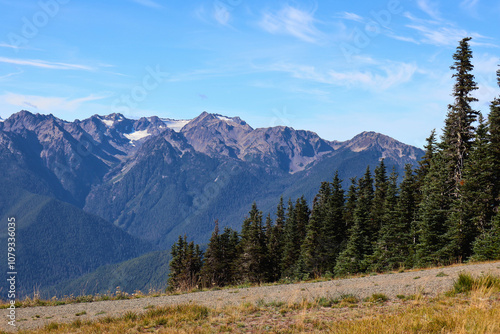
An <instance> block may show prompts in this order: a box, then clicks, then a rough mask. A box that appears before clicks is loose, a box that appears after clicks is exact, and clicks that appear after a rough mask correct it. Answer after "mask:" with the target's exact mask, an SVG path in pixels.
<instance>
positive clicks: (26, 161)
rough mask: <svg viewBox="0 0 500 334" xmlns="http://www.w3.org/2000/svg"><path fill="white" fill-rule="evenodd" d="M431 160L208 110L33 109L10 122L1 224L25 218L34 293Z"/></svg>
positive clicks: (3, 149) (361, 138) (1, 141)
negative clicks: (181, 113) (80, 112)
mask: <svg viewBox="0 0 500 334" xmlns="http://www.w3.org/2000/svg"><path fill="white" fill-rule="evenodd" d="M422 155H423V151H422V150H420V149H418V148H415V147H412V146H409V145H406V144H403V143H401V142H398V141H397V140H395V139H393V138H390V137H388V136H385V135H382V134H378V133H375V132H363V133H361V134H359V135H357V136H355V137H354V138H352V139H351V140H347V141H343V142H341V141H328V140H324V139H322V138H320V137H319V136H318V135H317V134H316V133H314V132H311V131H305V130H295V129H293V128H290V127H285V126H277V127H270V128H257V129H254V128H252V127H251V126H250V125H249V124H247V123H246V122H245V121H243V120H241V119H240V118H239V117H227V116H222V115H218V114H210V113H207V112H203V113H202V114H200V115H199V116H198V117H196V118H194V119H192V120H172V119H162V118H159V117H156V116H153V117H143V118H140V119H128V118H126V117H124V116H123V115H121V114H111V115H107V116H99V115H94V116H92V117H90V118H87V119H84V120H75V121H73V122H68V121H65V120H62V119H59V118H57V117H55V116H53V115H41V114H33V113H30V112H28V111H25V110H23V111H20V112H18V113H16V114H13V115H12V116H10V117H9V118H8V119H5V120H3V121H2V122H0V180H1V181H0V182H1V186H2V188H1V189H2V190H1V194H0V219H2V220H3V221H7V218H8V217H10V216H15V217H16V219H17V220H18V221H19V225H18V229H19V230H18V235H19V237H18V238H19V240H18V244H19V245H18V247H19V249H20V251H19V256H20V257H21V254H22V256H23V260H22V261H24V262H22V264H23V266H24V268H26V275H25V276H23V277H24V278H23V279H21V281H20V282H19V284H20V289H21V291H24V292H26V293H27V292H28V291H31V290H32V289H33V288H34V287H41V288H42V289H46V288H47V289H48V288H50V287H53V286H56V285H57V286H59V287H63V286H64V285H65V284H66V283H65V282H68V280H75V279H78V278H79V277H82V275H85V274H88V273H90V272H93V271H95V270H97V269H98V268H99V267H102V266H106V268H110V267H113V265H114V264H117V263H119V262H121V261H126V260H130V259H134V258H135V257H137V256H139V255H141V254H145V253H147V252H150V251H154V250H168V249H169V247H170V246H171V245H172V243H173V242H174V241H175V240H176V239H177V238H178V236H179V235H184V234H187V235H188V236H189V237H190V238H192V239H193V240H194V241H195V242H198V243H202V244H203V243H206V242H207V241H208V238H209V237H210V234H211V232H212V230H213V227H214V221H215V220H219V223H220V225H221V226H222V227H223V226H229V227H233V228H236V229H239V228H240V227H241V224H242V222H243V219H244V217H245V214H246V213H247V212H248V210H249V209H250V206H251V204H252V202H253V201H256V202H257V204H258V206H259V209H261V210H263V211H264V212H274V210H275V207H276V205H277V199H279V197H280V196H283V197H284V198H285V199H288V198H292V199H295V198H297V197H299V196H301V195H304V196H305V198H306V199H307V200H308V201H309V203H310V204H311V203H312V199H313V198H314V195H315V194H316V192H317V191H318V188H319V186H320V183H321V182H322V181H327V180H330V179H331V178H332V176H333V174H334V172H335V170H338V171H339V174H340V176H341V178H343V180H344V185H345V186H347V185H348V184H349V183H350V181H349V179H350V178H352V177H356V176H360V175H362V174H363V173H364V171H365V169H366V166H367V165H370V166H371V167H375V166H376V165H377V164H378V163H379V161H380V160H381V159H382V158H383V159H385V163H386V165H387V166H388V167H389V168H392V167H394V168H395V169H396V171H398V172H399V173H400V175H402V171H403V168H404V166H405V164H408V163H409V164H413V165H415V164H416V163H417V161H418V160H419V159H420V157H421V156H422ZM2 226H3V225H2ZM5 232H6V231H5V228H3V230H1V229H0V247H3V246H2V245H3V244H4V243H5V240H6V239H5V236H6V234H5ZM49 250H50V251H49ZM154 254H158V253H154ZM155 256H156V257H157V255H155ZM155 256H153V257H151V256H150V257H149V258H150V259H152V258H155ZM62 268H63V269H62ZM99 272H100V273H101V275H102V273H103V272H105V270H103V269H102V268H101V269H100V271H99ZM162 272H163V270H162ZM28 273H29V275H28ZM165 279H166V278H165ZM141 282H142V283H141V284H142V286H146V283H145V279H144V278H142V279H141ZM67 286H71V285H67ZM130 286H131V288H130V289H133V288H134V286H133V284H132V285H130ZM65 291H68V290H65ZM78 292H79V291H77V292H76V293H78Z"/></svg>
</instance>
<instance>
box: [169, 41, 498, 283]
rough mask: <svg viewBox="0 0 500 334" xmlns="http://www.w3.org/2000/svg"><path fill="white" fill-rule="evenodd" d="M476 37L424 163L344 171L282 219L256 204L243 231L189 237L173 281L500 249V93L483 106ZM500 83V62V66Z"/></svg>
mask: <svg viewBox="0 0 500 334" xmlns="http://www.w3.org/2000/svg"><path fill="white" fill-rule="evenodd" d="M469 41H470V38H464V39H463V40H462V41H460V44H459V46H458V48H457V50H456V53H455V54H454V55H453V60H454V62H453V65H452V66H451V69H452V70H453V71H454V74H453V78H454V80H455V85H454V88H453V97H454V102H453V103H452V104H450V105H449V106H448V112H447V116H446V121H445V125H444V128H443V131H442V135H441V137H440V138H439V140H438V139H437V138H436V133H435V131H433V132H432V133H431V135H430V136H429V138H428V139H427V145H426V146H425V150H426V151H425V155H424V156H423V158H422V159H421V160H420V163H419V166H418V167H417V168H413V167H412V166H411V165H407V166H406V170H405V173H404V176H403V180H402V182H401V183H399V184H398V182H397V180H398V174H397V173H396V171H395V170H392V171H388V170H387V168H386V165H385V163H384V160H381V161H380V163H379V164H378V165H377V166H372V167H375V168H374V169H373V170H372V169H371V168H370V166H368V167H367V168H366V172H365V174H364V176H363V177H361V178H352V179H351V180H350V181H351V184H350V186H349V188H348V189H343V187H342V182H343V180H341V179H340V178H339V175H338V173H337V174H336V175H335V177H334V178H333V180H330V181H325V182H323V183H322V184H321V186H320V189H319V192H318V194H317V195H316V197H315V199H314V201H313V203H312V210H310V208H309V206H308V203H307V202H306V200H305V199H304V197H301V198H298V199H296V200H294V201H292V200H291V199H290V200H289V201H288V204H286V203H285V201H284V199H283V198H281V199H276V202H279V204H278V206H277V209H276V215H275V219H274V221H272V219H271V215H269V214H267V216H266V218H264V214H263V212H261V211H259V209H258V207H257V204H255V203H254V204H253V206H252V208H251V210H250V212H249V213H248V216H247V218H246V219H245V221H244V222H243V226H242V230H241V232H236V231H234V230H231V229H229V228H226V229H225V230H224V231H223V232H222V233H221V232H220V231H219V228H218V224H216V228H215V231H214V232H213V235H212V238H211V239H210V243H209V245H208V248H207V250H206V251H205V252H204V253H203V252H201V251H200V249H199V247H198V245H195V244H194V243H193V242H188V241H187V240H188V236H184V237H179V239H178V241H177V242H176V243H175V244H174V245H173V247H172V261H171V263H170V278H169V286H170V288H171V289H186V288H189V287H193V286H196V285H200V284H201V285H203V286H214V285H218V286H220V285H226V284H231V283H236V282H270V281H277V280H280V279H289V278H307V277H317V276H333V275H335V276H343V275H347V274H354V273H362V272H370V271H385V270H391V269H397V268H400V267H404V268H411V267H422V266H431V265H438V264H441V265H442V264H450V263H455V262H463V261H468V260H488V259H499V258H500V213H499V212H498V205H499V195H500V167H499V166H500V97H497V98H495V99H494V100H493V101H491V105H490V113H489V115H488V116H487V118H485V117H484V116H483V115H481V113H480V112H479V111H477V110H475V109H474V108H473V103H474V102H476V101H477V99H476V98H475V97H474V96H473V93H474V91H475V90H477V89H478V85H477V83H476V81H475V78H474V75H473V68H474V66H473V65H472V61H471V60H472V51H471V49H470V44H469ZM497 78H498V85H499V86H500V70H498V71H497Z"/></svg>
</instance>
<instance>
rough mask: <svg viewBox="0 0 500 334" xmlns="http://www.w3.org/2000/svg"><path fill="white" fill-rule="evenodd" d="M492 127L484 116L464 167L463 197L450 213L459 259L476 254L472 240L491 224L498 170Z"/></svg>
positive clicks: (453, 250)
mask: <svg viewBox="0 0 500 334" xmlns="http://www.w3.org/2000/svg"><path fill="white" fill-rule="evenodd" d="M497 168H498V167H496V166H494V165H493V164H492V160H491V154H490V143H489V135H488V129H487V126H486V124H485V123H484V120H483V118H482V116H481V115H480V116H479V125H478V128H477V133H476V138H475V140H474V142H473V145H472V147H471V153H470V157H469V159H468V161H467V164H466V165H465V167H464V172H463V175H462V176H463V180H462V184H461V191H460V192H461V194H460V197H459V198H457V199H455V200H454V202H453V204H452V208H451V214H450V216H449V223H448V224H449V225H450V230H449V234H450V236H449V239H450V240H451V241H452V242H451V243H450V244H449V248H450V252H451V253H452V254H453V256H454V257H456V258H458V259H463V260H466V259H467V258H469V257H470V256H471V255H472V243H473V242H474V240H475V239H476V237H477V236H478V235H479V234H480V233H481V231H484V230H485V229H486V228H487V227H489V223H490V222H491V218H492V217H493V214H494V213H493V208H494V202H495V201H494V194H493V191H494V189H493V188H494V183H493V180H494V173H495V169H497Z"/></svg>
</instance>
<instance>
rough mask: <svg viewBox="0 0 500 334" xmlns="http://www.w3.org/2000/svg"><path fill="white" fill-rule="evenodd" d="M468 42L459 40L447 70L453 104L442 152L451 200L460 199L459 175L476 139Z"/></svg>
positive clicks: (468, 38) (444, 135)
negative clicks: (449, 70) (449, 74)
mask: <svg viewBox="0 0 500 334" xmlns="http://www.w3.org/2000/svg"><path fill="white" fill-rule="evenodd" d="M470 40H471V38H470V37H466V38H464V39H462V40H461V41H460V44H459V46H458V47H457V51H456V52H455V54H454V55H453V59H454V63H453V65H452V66H451V67H450V69H452V70H454V71H455V73H454V74H453V75H452V77H453V78H455V85H454V87H453V97H454V98H455V101H454V103H453V104H450V105H449V106H448V114H447V117H446V121H445V127H444V129H443V140H442V148H443V149H442V151H443V154H444V158H445V162H446V164H447V165H448V168H449V169H448V170H449V171H450V172H451V175H449V177H450V178H452V179H453V188H452V189H450V194H451V195H453V196H454V197H459V195H460V185H461V182H462V173H463V170H464V166H465V164H466V161H467V159H468V156H469V154H470V151H471V146H472V141H473V139H474V136H475V128H474V125H473V124H474V122H475V121H476V119H477V117H478V115H479V112H478V111H476V110H474V109H472V107H471V103H472V102H475V101H477V99H476V98H475V97H473V96H472V93H473V92H474V90H476V89H478V87H477V83H476V82H475V81H474V80H475V79H474V75H473V74H472V73H471V72H472V70H473V69H474V65H472V51H471V49H470V46H469V41H470Z"/></svg>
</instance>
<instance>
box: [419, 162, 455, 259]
mask: <svg viewBox="0 0 500 334" xmlns="http://www.w3.org/2000/svg"><path fill="white" fill-rule="evenodd" d="M450 181H451V182H450ZM452 186H453V183H452V180H450V179H449V178H448V177H447V173H446V161H445V159H444V156H443V154H441V152H437V153H436V154H435V155H434V157H433V159H432V161H431V164H430V168H429V171H428V172H427V175H426V176H425V178H424V182H423V186H422V189H421V191H422V200H421V202H420V203H419V205H418V215H417V216H418V222H417V234H418V244H417V246H416V265H418V266H428V265H435V264H446V263H448V262H450V261H451V258H450V254H449V253H448V254H447V253H445V252H444V248H445V246H446V245H448V244H449V242H450V240H449V239H448V236H449V235H448V233H447V232H448V225H447V224H446V222H447V220H448V214H449V210H450V205H451V197H450V196H449V189H450V187H452Z"/></svg>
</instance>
